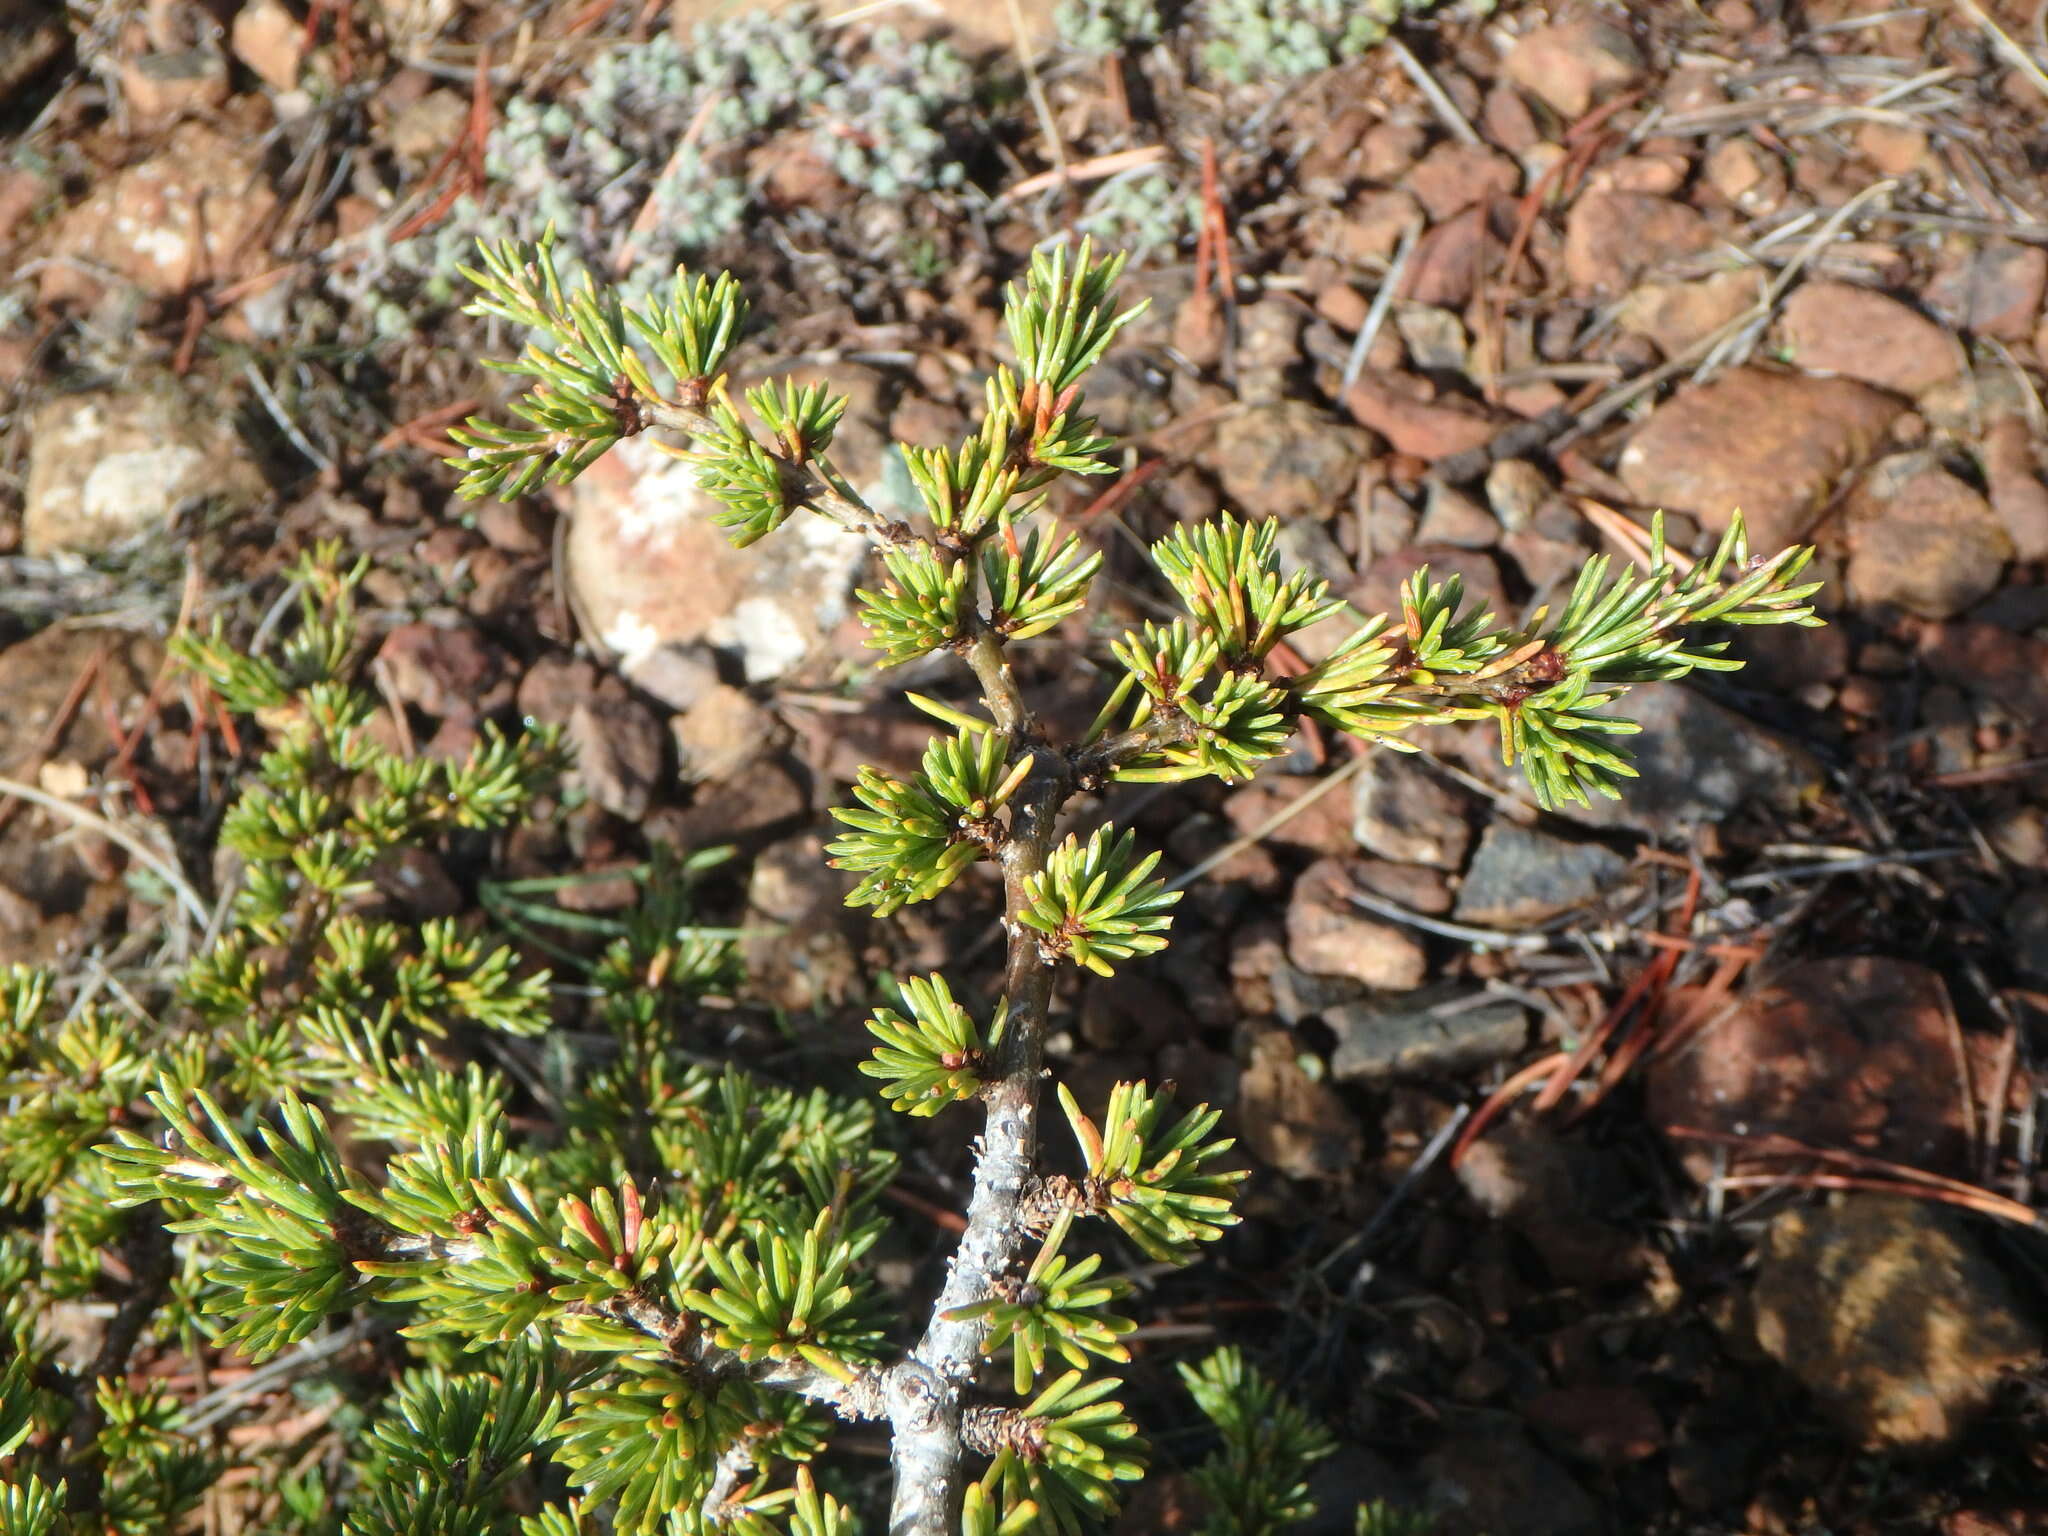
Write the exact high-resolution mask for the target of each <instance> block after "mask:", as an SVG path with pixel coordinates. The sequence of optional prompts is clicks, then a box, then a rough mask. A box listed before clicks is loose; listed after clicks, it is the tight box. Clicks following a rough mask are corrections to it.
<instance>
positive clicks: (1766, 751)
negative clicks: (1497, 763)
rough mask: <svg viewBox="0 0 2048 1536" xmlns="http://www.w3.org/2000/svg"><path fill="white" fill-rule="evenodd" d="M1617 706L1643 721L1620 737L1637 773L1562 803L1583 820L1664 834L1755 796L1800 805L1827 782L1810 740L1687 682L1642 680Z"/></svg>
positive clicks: (1723, 813) (1783, 806)
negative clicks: (1608, 792) (1605, 790)
mask: <svg viewBox="0 0 2048 1536" xmlns="http://www.w3.org/2000/svg"><path fill="white" fill-rule="evenodd" d="M1611 712H1612V713H1614V714H1617V715H1621V716H1624V717H1625V718H1627V719H1630V720H1634V721H1636V722H1637V723H1639V724H1640V725H1641V726H1642V731H1641V732H1640V733H1639V734H1637V735H1634V736H1628V737H1623V738H1622V739H1621V741H1620V743H1619V744H1620V745H1621V746H1622V747H1624V748H1625V749H1627V751H1628V752H1629V753H1631V754H1632V755H1633V756H1634V758H1635V769H1636V774H1637V777H1635V778H1633V779H1629V780H1627V781H1626V782H1625V783H1624V784H1623V785H1622V794H1621V798H1620V799H1619V800H1609V799H1607V798H1606V797H1605V796H1594V797H1592V801H1593V803H1592V804H1591V805H1590V806H1578V805H1567V806H1564V807H1561V814H1562V815H1564V816H1566V817H1568V818H1569V819H1571V820H1572V821H1576V822H1579V823H1581V824H1583V825H1585V826H1592V827H1633V828H1636V829H1638V830H1641V831H1644V832H1651V833H1655V834H1657V835H1659V836H1666V835H1671V834H1676V833H1678V832H1681V831H1683V830H1684V829H1686V828H1688V827H1694V826H1699V825H1702V824H1707V823H1717V822H1720V821H1722V820H1724V819H1725V818H1726V817H1728V816H1729V815H1731V814H1732V813H1734V812H1735V811H1736V810H1737V809H1739V808H1740V807H1741V806H1742V805H1743V804H1745V803H1746V802H1750V801H1757V802H1761V803H1764V804H1768V805H1772V806H1775V807H1777V808H1778V809H1780V810H1784V811H1792V810H1796V809H1797V808H1798V807H1799V806H1800V804H1801V803H1802V802H1803V801H1805V800H1806V798H1807V797H1809V796H1810V795H1812V794H1814V793H1816V792H1817V791H1818V790H1819V789H1820V787H1821V785H1822V783H1823V782H1824V778H1823V774H1822V771H1821V765H1820V761H1819V759H1817V758H1816V757H1814V755H1813V754H1812V753H1811V752H1808V751H1807V750H1806V749H1805V748H1804V747H1801V746H1799V745H1798V744H1797V743H1796V742H1791V741H1787V740H1786V739H1785V738H1784V737H1782V736H1780V735H1778V734H1777V733H1776V732H1775V731H1770V730H1766V729H1765V728H1764V727H1763V726H1760V725H1758V724H1757V723H1756V722H1755V721H1753V720H1751V719H1750V718H1749V717H1748V716H1746V715H1740V714H1737V713H1736V712H1735V711H1734V710H1732V709H1727V708H1724V707H1723V706H1721V705H1719V704H1716V703H1715V702H1714V701H1713V700H1712V699H1709V698H1707V697H1705V696H1704V695H1702V694H1700V693H1699V692H1698V691H1696V690H1694V689H1691V688H1688V687H1687V686H1686V685H1685V684H1683V683H1638V684H1636V685H1635V686H1634V687H1632V688H1630V689H1629V691H1628V692H1627V693H1625V694H1623V695H1622V696H1621V698H1620V699H1618V700H1616V701H1615V703H1614V704H1613V706H1611Z"/></svg>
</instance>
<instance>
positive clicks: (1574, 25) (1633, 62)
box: [1506, 16, 1643, 119]
mask: <svg viewBox="0 0 2048 1536" xmlns="http://www.w3.org/2000/svg"><path fill="white" fill-rule="evenodd" d="M1506 71H1507V77H1508V78H1509V79H1510V80H1512V81H1514V83H1515V84H1516V85H1519V86H1520V87H1521V88H1522V89H1523V90H1525V91H1528V92H1529V93H1531V94H1532V95H1534V96H1538V97H1540V98H1541V99H1542V100H1543V101H1544V102H1545V103H1546V104H1548V105H1549V107H1550V108H1551V109H1552V110H1553V111H1555V112H1556V113H1557V114H1558V116H1560V117H1563V118H1566V119H1573V118H1579V117H1583V116H1585V114H1586V111H1587V109H1588V108H1590V107H1591V106H1592V105H1593V104H1594V103H1595V102H1596V101H1600V100H1603V99H1605V98H1606V97H1608V96H1611V95H1613V94H1614V93H1616V92H1618V91H1622V90H1625V89H1627V88H1628V87H1629V86H1631V85H1633V84H1635V83H1636V81H1638V80H1640V79H1641V78H1642V76H1643V55H1642V51H1641V50H1640V49H1639V48H1637V47H1636V44H1635V39H1633V38H1632V37H1630V36H1629V34H1628V31H1627V29H1626V28H1624V27H1621V26H1618V25H1616V24H1615V23H1614V22H1612V21H1608V20H1606V19H1605V18H1602V17H1598V16H1579V17H1575V18H1573V19H1571V20H1568V21H1560V22H1556V23H1553V24H1552V25H1550V26H1546V27H1536V28H1534V29H1533V30H1531V31H1528V32H1525V33H1523V34H1522V36H1521V37H1520V38H1518V39H1517V40H1516V42H1515V45H1514V47H1513V48H1512V49H1510V50H1509V52H1508V56H1507V64H1506Z"/></svg>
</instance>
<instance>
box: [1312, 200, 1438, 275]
mask: <svg viewBox="0 0 2048 1536" xmlns="http://www.w3.org/2000/svg"><path fill="white" fill-rule="evenodd" d="M1422 225H1423V217H1422V205H1421V204H1420V203H1418V202H1416V200H1415V199H1414V198H1413V197H1412V196H1410V195H1409V194H1408V193H1406V192H1404V191H1402V190H1400V189H1399V188H1398V187H1396V188H1391V189H1387V190H1383V191H1374V192H1361V193H1359V194H1358V196H1356V197H1354V198H1353V199H1352V200H1351V202H1350V204H1349V205H1348V206H1347V207H1346V208H1345V209H1344V211H1343V215H1342V217H1340V218H1339V219H1338V220H1337V221H1336V222H1335V224H1333V225H1332V226H1331V229H1330V254H1331V255H1333V256H1337V257H1339V258H1341V259H1342V260H1345V261H1352V262H1367V261H1386V260H1389V259H1390V258H1391V257H1392V256H1393V254H1394V252H1395V251H1396V250H1398V249H1399V248H1400V245H1401V239H1402V237H1403V236H1404V235H1406V234H1407V233H1408V232H1409V231H1410V230H1416V229H1420V228H1422Z"/></svg>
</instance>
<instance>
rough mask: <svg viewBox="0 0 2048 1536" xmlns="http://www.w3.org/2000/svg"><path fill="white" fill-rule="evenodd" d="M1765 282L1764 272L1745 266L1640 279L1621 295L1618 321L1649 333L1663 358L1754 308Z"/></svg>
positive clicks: (1627, 328) (1639, 333) (1632, 329)
mask: <svg viewBox="0 0 2048 1536" xmlns="http://www.w3.org/2000/svg"><path fill="white" fill-rule="evenodd" d="M1763 287H1764V284H1763V277H1762V275H1761V274H1760V273H1756V272H1749V271H1735V272H1715V273H1711V274H1710V275H1708V276H1706V277H1695V278H1685V279H1678V280H1671V281H1662V282H1659V281H1654V280H1653V281H1650V282H1644V283H1638V284H1637V285H1636V286H1635V287H1634V288H1632V289H1630V290H1629V295H1628V297H1627V298H1626V299H1624V300H1622V303H1621V310H1620V312H1619V314H1618V315H1617V316H1616V323H1617V324H1619V325H1620V327H1621V328H1622V329H1623V330H1624V331H1627V332H1629V333H1631V334H1632V335H1637V336H1647V337H1649V338H1650V340H1652V341H1654V342H1655V343H1656V344H1657V350H1658V351H1659V352H1662V353H1663V354H1664V355H1665V356H1666V357H1677V356H1678V355H1679V354H1680V353H1681V352H1684V351H1685V350H1686V349H1687V348H1688V347H1691V346H1693V345H1695V344H1696V343H1698V342H1700V341H1701V340H1703V339H1705V338H1706V337H1708V336H1711V335H1712V334H1713V333H1714V332H1715V331H1718V330H1720V329H1721V327H1722V326H1724V325H1727V324H1728V323H1729V322H1730V321H1732V320H1734V319H1735V317H1736V316H1738V315H1740V314H1742V313H1744V312H1745V311H1747V310H1750V309H1753V308H1755V307H1756V302H1757V300H1758V299H1760V298H1761V297H1762V296H1763Z"/></svg>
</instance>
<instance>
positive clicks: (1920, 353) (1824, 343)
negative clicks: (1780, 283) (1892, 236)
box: [1784, 282, 1963, 395]
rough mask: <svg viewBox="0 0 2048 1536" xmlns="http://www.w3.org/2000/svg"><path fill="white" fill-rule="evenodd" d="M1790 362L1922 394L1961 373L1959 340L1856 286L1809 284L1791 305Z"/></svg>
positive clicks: (1788, 305)
mask: <svg viewBox="0 0 2048 1536" xmlns="http://www.w3.org/2000/svg"><path fill="white" fill-rule="evenodd" d="M1784 326H1785V346H1786V349H1787V350H1788V352H1789V353H1790V354H1791V356H1790V358H1789V361H1791V362H1794V363H1797V364H1798V365H1799V366H1800V367H1802V368H1809V369H1812V370H1814V371H1816V372H1819V373H1835V374H1840V375H1841V376H1842V377H1844V378H1849V379H1860V380H1862V381H1863V382H1864V383H1865V384H1875V385H1876V386H1877V387H1878V388H1880V389H1889V390H1895V391H1897V392H1898V393H1899V394H1902V395H1917V394H1919V393H1921V392H1922V391H1923V390H1926V389H1930V388H1932V387H1933V386H1934V385H1936V384H1939V383H1941V382H1942V381H1943V380H1945V379H1948V378H1952V377H1953V376H1954V375H1955V373H1956V371H1957V370H1958V369H1959V368H1961V366H1962V362H1963V357H1962V349H1961V348H1960V347H1958V346H1957V345H1956V341H1955V338H1954V337H1953V336H1952V335H1950V334H1949V333H1948V332H1947V331H1945V330H1943V329H1942V328H1941V327H1940V326H1938V325H1936V324H1935V323H1934V322H1933V321H1932V320H1929V319H1928V318H1927V317H1926V316H1925V315H1921V314H1918V313H1916V312H1915V311H1914V310H1912V309H1909V308H1907V307H1906V306H1905V305H1904V304H1901V303H1900V302H1899V301H1898V300H1897V299H1894V298H1888V297H1887V296H1886V295H1884V294H1881V293H1873V292H1872V291H1871V290H1870V289H1868V288H1859V287H1857V286H1856V285H1855V284H1853V283H1831V282H1813V283H1803V284H1801V285H1800V287H1799V290H1798V291H1797V292H1796V293H1794V294H1793V295H1792V297H1791V298H1790V299H1788V300H1786V302H1785V312H1784Z"/></svg>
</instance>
